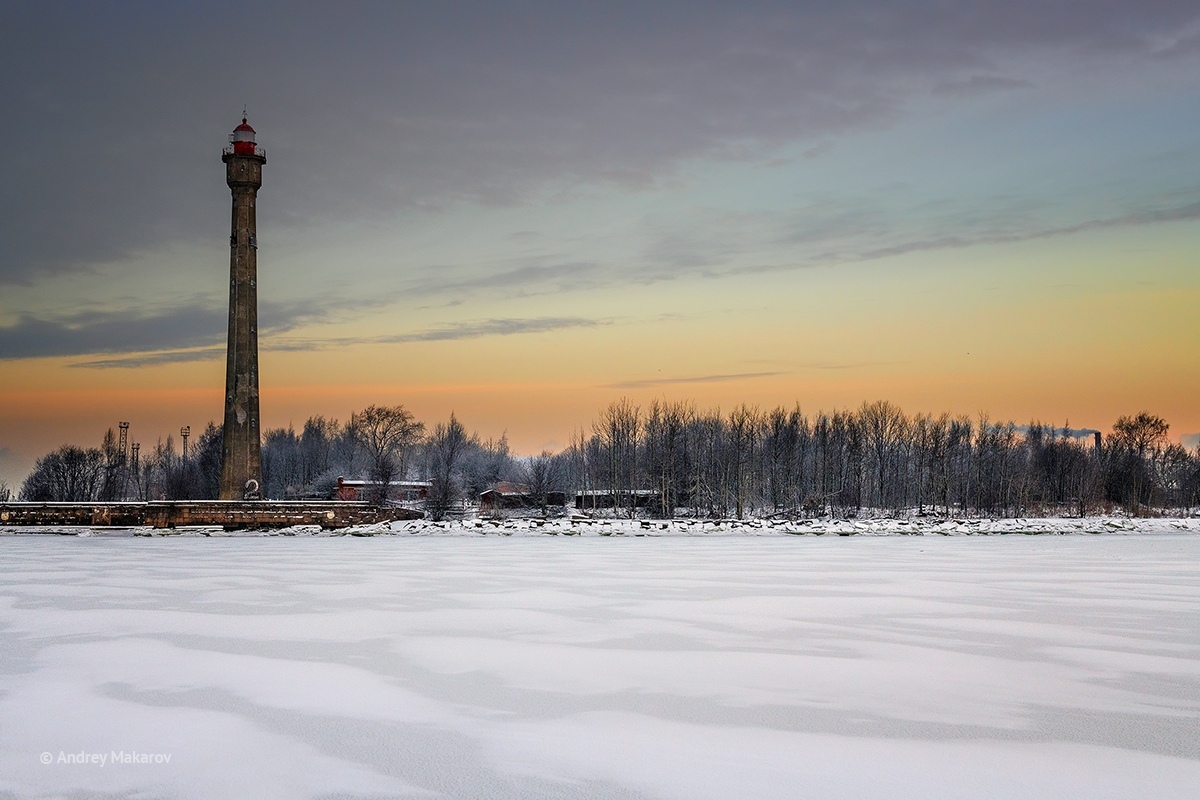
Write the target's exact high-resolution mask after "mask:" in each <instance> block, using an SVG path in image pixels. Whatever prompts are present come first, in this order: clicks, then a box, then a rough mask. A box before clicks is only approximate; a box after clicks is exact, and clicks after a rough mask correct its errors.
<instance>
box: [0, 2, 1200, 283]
mask: <svg viewBox="0 0 1200 800" xmlns="http://www.w3.org/2000/svg"><path fill="white" fill-rule="evenodd" d="M1198 14H1200V12H1198V11H1197V9H1196V7H1195V4H1194V2H1178V3H1174V2H1160V3H1146V2H1137V3H1135V2H1111V3H1104V4H1102V5H1100V6H1097V5H1096V4H1095V3H1091V2H1084V1H1083V0H1075V1H1074V2H1061V3H1044V2H1016V1H1014V2H1006V3H999V2H994V3H970V4H955V5H952V6H947V5H946V4H944V3H940V2H929V3H904V4H896V3H890V2H884V1H883V0H879V1H878V2H864V3H837V4H812V5H811V6H807V7H806V6H802V5H799V4H796V3H771V2H760V3H737V4H733V3H700V2H688V3H682V2H679V3H670V2H668V3H645V2H636V3H634V2H629V3H622V2H608V3H597V4H562V3H555V2H544V3H526V2H520V1H519V0H511V1H509V2H503V3H500V2H496V3H477V4H472V5H470V6H464V5H461V4H443V3H420V4H417V3H413V4H383V5H370V6H368V5H355V6H350V7H339V8H338V9H337V11H336V13H334V12H332V11H331V9H330V7H328V6H323V5H318V6H293V5H291V4H288V5H283V4H280V5H277V6H273V5H271V4H254V5H250V4H244V3H236V4H235V3H226V4H192V5H189V4H78V5H58V4H44V3H37V4H20V3H16V2H13V3H5V4H4V5H3V7H2V8H0V71H2V74H4V75H5V77H6V86H7V89H8V91H7V92H6V97H5V114H4V115H3V119H2V120H0V146H2V147H3V148H4V152H5V154H6V156H5V158H4V159H3V160H2V161H0V214H3V219H4V228H5V235H4V237H0V284H5V283H7V284H12V283H14V282H31V281H35V280H37V279H38V277H39V276H42V275H52V274H59V273H62V272H64V271H67V270H76V269H82V268H86V267H87V266H89V265H92V264H96V263H100V262H105V261H111V260H117V259H121V258H124V257H127V256H129V255H131V254H134V253H137V252H139V251H144V250H147V249H149V248H154V247H156V246H159V245H161V244H163V243H165V242H179V241H189V242H199V241H211V240H213V239H214V238H215V239H217V240H220V239H221V238H222V236H221V234H220V231H222V230H223V228H224V226H225V225H226V215H227V213H228V211H227V202H228V200H227V196H226V188H225V186H224V182H223V175H222V167H221V165H220V162H219V151H220V147H221V146H222V144H223V143H224V139H225V134H226V133H227V132H228V131H229V130H230V129H231V128H232V126H233V125H234V124H236V122H237V116H238V112H240V110H241V105H242V103H248V104H249V105H250V115H251V121H252V123H253V124H255V126H256V127H257V128H258V129H259V131H260V139H261V142H262V143H263V144H264V146H265V147H266V148H267V150H268V165H267V171H266V174H265V178H266V183H265V185H264V188H263V195H264V203H263V204H262V206H261V209H260V222H261V223H262V226H263V230H264V233H265V232H266V231H267V230H276V231H278V230H280V229H281V228H282V227H284V226H296V227H298V226H304V225H311V224H315V223H317V222H320V221H322V220H328V219H331V218H332V219H363V218H374V219H379V220H387V219H389V218H391V217H393V216H394V215H395V214H396V213H397V212H398V211H400V210H403V209H429V210H434V211H436V210H437V209H439V208H445V207H448V206H451V205H454V204H456V203H460V202H464V201H465V202H482V203H493V204H508V203H516V202H522V201H523V200H524V199H526V198H529V197H530V196H531V195H533V194H536V193H538V192H541V191H543V190H545V189H546V188H548V187H560V188H561V187H566V186H571V185H574V184H579V183H586V182H594V181H604V182H610V183H617V184H621V185H626V186H630V187H639V186H647V185H653V184H655V183H656V182H658V181H660V180H662V179H663V178H664V177H667V176H669V175H671V173H672V171H673V170H674V169H675V168H676V167H677V165H678V164H679V163H680V161H681V160H683V159H688V158H694V157H708V158H718V159H720V158H725V159H742V158H761V157H763V156H769V155H770V153H771V151H772V150H773V149H774V148H777V147H778V146H780V145H782V144H786V143H789V142H793V141H798V140H812V141H813V142H814V143H816V142H820V141H825V140H826V139H827V138H828V137H829V136H831V135H836V134H837V133H839V132H843V131H846V130H850V129H856V128H863V127H878V126H884V125H888V124H890V122H891V121H892V120H894V119H896V118H897V117H898V116H899V115H900V114H902V113H903V110H904V108H905V103H906V99H907V98H908V97H910V96H911V95H912V94H913V93H916V92H922V91H926V90H931V89H934V88H936V87H943V90H944V91H950V90H953V87H959V88H962V89H967V90H979V89H997V88H1003V87H1002V86H1001V85H1000V83H998V82H1004V81H1020V80H1022V79H1021V78H1020V77H1017V76H1007V75H1006V73H1005V72H1004V71H1003V69H1001V67H1002V66H1003V64H1004V63H1008V62H1019V61H1022V60H1026V59H1028V58H1029V57H1031V56H1036V55H1038V54H1039V53H1043V54H1044V53H1051V54H1062V53H1069V54H1072V55H1073V56H1075V57H1077V58H1092V59H1094V60H1095V63H1097V64H1105V63H1110V62H1111V61H1112V59H1114V58H1116V57H1120V58H1122V59H1124V60H1123V61H1122V63H1123V64H1125V65H1126V67H1127V66H1128V65H1129V64H1130V63H1133V62H1135V61H1136V60H1137V59H1152V58H1154V59H1160V60H1161V59H1162V58H1163V57H1164V54H1165V53H1178V52H1182V53H1184V54H1185V55H1186V53H1187V52H1193V51H1194V47H1193V44H1192V42H1191V41H1189V40H1186V39H1180V38H1179V37H1178V36H1177V35H1175V32H1176V31H1179V30H1185V29H1186V27H1187V23H1189V22H1190V21H1194V20H1195V19H1197V16H1198ZM234 20H236V24H233V22H232V21H234ZM1164 41H1170V42H1173V44H1168V45H1165V46H1164V45H1163V42H1164ZM1177 57H1180V58H1182V57H1183V56H1177ZM818 146H819V145H818ZM268 197H269V198H270V201H269V202H267V200H266V198H268ZM265 238H266V237H265V236H264V240H265Z"/></svg>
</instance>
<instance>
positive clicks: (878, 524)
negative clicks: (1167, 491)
mask: <svg viewBox="0 0 1200 800" xmlns="http://www.w3.org/2000/svg"><path fill="white" fill-rule="evenodd" d="M1189 533H1191V534H1195V533H1200V517H1160V518H1130V517H1085V518H1083V519H1080V518H1077V517H1026V518H1010V519H990V518H951V519H893V518H884V517H879V518H864V519H803V520H772V519H755V520H687V519H673V520H639V519H603V518H602V519H593V518H580V517H571V518H566V517H564V518H560V519H529V518H514V519H501V520H492V519H465V520H454V521H446V522H433V521H431V520H404V521H396V522H381V523H376V524H372V525H358V526H354V527H349V528H339V529H335V530H322V529H321V528H319V527H318V526H315V525H297V526H293V527H289V528H280V529H277V530H246V531H225V530H223V529H221V528H218V527H212V526H193V527H180V528H172V529H158V528H150V527H139V528H119V527H113V528H94V527H82V526H80V527H74V526H71V527H42V526H28V527H11V528H4V529H0V536H3V535H8V536H13V535H58V536H82V537H90V536H102V537H130V536H147V537H164V536H202V537H203V536H211V537H264V536H387V535H392V536H449V537H453V536H472V537H474V536H488V535H491V536H805V535H812V536H823V535H827V534H828V535H834V536H992V535H1025V536H1035V535H1055V536H1063V535H1072V534H1087V535H1098V534H1120V535H1131V534H1189Z"/></svg>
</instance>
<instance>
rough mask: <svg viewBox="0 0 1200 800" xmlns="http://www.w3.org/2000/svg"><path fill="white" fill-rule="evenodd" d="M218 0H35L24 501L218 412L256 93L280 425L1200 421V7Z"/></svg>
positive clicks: (3, 324)
mask: <svg viewBox="0 0 1200 800" xmlns="http://www.w3.org/2000/svg"><path fill="white" fill-rule="evenodd" d="M193 5H194V6H195V7H193ZM202 5H203V7H200V6H201V4H159V3H144V4H138V3H105V4H71V3H62V4H42V3H34V4H24V3H19V2H9V3H5V4H3V6H0V74H2V75H4V76H5V77H4V107H5V113H4V114H3V115H2V117H0V144H2V145H3V156H0V209H2V213H3V216H2V217H0V219H2V223H0V225H2V227H0V231H2V232H3V233H2V236H0V480H6V481H7V482H8V484H9V485H10V486H13V487H15V486H16V485H19V482H20V480H21V478H22V477H23V476H24V474H25V473H26V472H27V471H28V469H29V468H30V466H31V465H32V463H33V461H34V459H35V458H36V457H37V456H39V455H41V454H43V453H45V452H47V451H49V450H51V449H53V448H55V447H57V446H59V445H60V444H63V443H67V442H71V443H75V444H86V445H95V444H98V443H99V441H100V438H101V436H102V435H103V433H104V430H105V429H106V428H108V427H115V426H116V423H117V422H118V421H119V420H125V421H129V422H130V425H131V427H130V437H131V440H134V441H139V442H141V444H142V446H143V447H144V448H146V447H150V446H152V443H153V442H154V441H155V440H157V439H158V438H165V437H166V436H167V435H168V434H170V433H175V434H176V435H178V429H179V427H180V426H182V425H190V426H191V428H192V430H193V431H195V430H197V429H198V428H202V427H203V426H204V424H206V423H207V422H208V421H209V420H219V419H220V417H221V414H222V394H223V388H224V387H223V382H224V347H225V343H224V337H225V320H226V313H227V302H228V296H227V289H226V286H227V283H226V281H227V279H228V278H227V273H228V264H229V256H228V224H229V223H228V214H229V204H230V195H229V189H228V187H227V186H226V185H225V180H224V165H223V164H222V163H221V161H220V154H221V148H222V147H223V146H224V145H225V144H226V142H227V138H228V134H229V132H230V131H232V129H233V127H234V126H235V125H237V124H238V123H239V122H240V121H241V116H242V110H243V107H244V108H245V109H246V113H247V115H248V117H249V120H250V124H251V125H253V126H254V127H255V129H256V130H257V132H258V143H259V144H260V145H261V146H262V147H264V148H265V149H266V152H267V163H266V166H265V167H264V178H263V181H264V182H263V187H262V189H261V190H260V192H259V200H258V241H259V251H258V269H259V302H260V308H259V313H260V320H261V328H260V375H261V382H262V386H261V407H262V417H263V425H264V427H279V426H287V425H289V424H292V425H294V426H296V427H297V428H300V427H301V426H302V425H303V423H304V420H305V419H307V418H308V417H309V416H312V415H317V414H320V415H324V416H327V417H333V418H338V419H343V420H344V419H347V418H348V417H349V415H350V414H351V412H353V411H355V410H357V409H361V408H363V407H365V406H366V405H369V404H373V403H375V404H386V405H394V404H403V405H405V406H406V407H408V408H409V409H411V410H413V411H414V412H415V413H416V414H417V416H418V418H420V419H422V420H424V421H425V422H426V423H427V424H430V425H432V424H434V423H436V422H438V421H440V420H444V419H446V418H448V416H449V415H450V413H451V412H454V413H455V414H456V415H457V416H458V418H459V419H460V420H461V421H462V422H463V423H464V424H465V425H467V427H468V428H471V429H475V430H478V431H479V432H480V433H481V434H482V435H483V436H485V437H499V436H500V435H501V434H507V436H508V437H509V440H510V442H511V443H512V445H513V448H514V450H516V451H517V452H519V453H535V452H538V451H540V450H542V449H544V448H549V449H557V448H560V447H562V446H563V445H565V444H566V442H567V441H568V439H569V438H570V436H571V434H572V431H574V430H578V429H580V428H581V427H582V428H583V429H584V430H587V429H588V426H589V425H590V421H591V420H592V419H593V418H594V417H595V416H596V414H597V412H598V410H599V409H600V408H602V407H603V406H605V405H607V404H608V403H609V402H611V401H613V400H616V399H619V398H621V397H628V398H630V399H631V400H633V401H634V402H637V403H641V404H645V403H648V402H649V401H650V400H652V399H654V398H666V399H672V400H673V399H690V400H693V401H695V402H696V403H697V405H698V406H700V407H702V408H703V407H712V406H719V407H721V408H725V409H728V408H730V407H732V406H734V405H738V404H740V403H747V404H751V405H757V406H759V407H761V408H770V407H773V406H775V405H780V404H782V405H786V406H792V405H793V404H795V403H797V402H798V403H799V404H800V406H801V408H802V409H804V410H805V411H807V412H815V411H817V410H820V409H825V410H833V409H835V408H844V407H849V408H853V407H857V406H858V405H860V404H861V403H862V402H864V401H873V400H876V399H887V400H890V401H892V402H894V403H896V404H898V405H900V406H902V407H903V408H905V409H906V410H908V411H909V412H911V413H915V412H925V411H928V412H942V411H948V412H951V413H954V414H968V415H971V416H972V417H975V416H978V415H979V414H980V413H981V412H986V413H987V414H988V415H989V416H990V418H992V419H1000V420H1010V419H1011V420H1013V421H1016V422H1018V423H1024V422H1028V421H1030V420H1034V419H1037V420H1041V421H1045V422H1049V423H1052V424H1056V425H1062V424H1070V425H1071V426H1073V427H1076V428H1079V427H1091V428H1098V429H1101V430H1107V429H1108V428H1109V426H1111V424H1112V422H1113V421H1114V420H1115V419H1116V418H1117V417H1118V416H1120V415H1123V414H1133V413H1137V412H1138V411H1141V410H1148V411H1150V412H1151V413H1155V414H1158V415H1160V416H1162V417H1164V418H1165V419H1166V420H1167V421H1168V422H1169V423H1170V424H1171V434H1172V436H1173V437H1175V438H1177V439H1182V440H1184V441H1188V442H1190V441H1193V440H1194V437H1195V435H1196V434H1197V433H1200V404H1198V403H1197V402H1196V401H1195V398H1196V397H1197V395H1198V394H1200V368H1198V367H1197V364H1200V353H1198V352H1197V350H1198V346H1197V345H1198V343H1200V321H1198V320H1200V316H1198V314H1197V309H1198V308H1200V79H1198V78H1197V75H1200V8H1198V7H1197V6H1196V4H1195V3H1194V2H1145V1H1144V0H1143V2H1128V3H1126V2H1097V1H1095V0H1093V1H1092V2H1070V1H1069V0H1068V1H1067V2H1057V3H1053V4H1047V3H1043V2H1021V1H1020V0H1007V1H1006V2H975V3H970V2H966V3H955V4H946V3H941V2H936V3H923V2H910V3H894V2H861V3H858V2H846V3H836V4H830V3H799V2H793V3H769V2H768V3H755V2H738V3H704V2H680V3H666V2H632V3H625V2H613V1H612V0H609V1H607V2H597V3H562V2H547V3H527V2H519V1H518V0H506V2H503V3H500V2H495V3H485V2H479V3H452V4H451V3H381V4H364V3H339V4H337V5H336V6H335V5H332V4H328V5H321V4H299V5H297V4H278V5H271V4H257V3H245V2H241V3H231V4H219V3H210V4H202ZM1189 437H1191V438H1189Z"/></svg>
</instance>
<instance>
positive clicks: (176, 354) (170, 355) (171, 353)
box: [68, 347, 225, 369]
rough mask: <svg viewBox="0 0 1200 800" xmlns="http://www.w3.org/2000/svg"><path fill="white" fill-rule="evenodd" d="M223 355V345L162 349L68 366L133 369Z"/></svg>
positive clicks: (186, 362) (182, 362) (80, 362)
mask: <svg viewBox="0 0 1200 800" xmlns="http://www.w3.org/2000/svg"><path fill="white" fill-rule="evenodd" d="M224 355H225V348H224V347H200V348H192V349H187V350H164V351H162V352H158V353H139V354H137V355H132V356H120V357H118V358H101V359H95V360H92V361H79V362H76V363H73V364H69V365H68V366H70V367H73V368H77V369H135V368H137V367H156V366H160V365H162V364H190V363H194V362H197V361H213V360H216V359H218V358H222V357H223V356H224Z"/></svg>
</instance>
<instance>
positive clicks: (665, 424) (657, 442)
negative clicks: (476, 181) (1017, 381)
mask: <svg viewBox="0 0 1200 800" xmlns="http://www.w3.org/2000/svg"><path fill="white" fill-rule="evenodd" d="M1168 430H1169V428H1168V425H1167V423H1166V422H1165V421H1164V420H1162V419H1161V418H1159V417H1156V416H1153V415H1151V414H1148V413H1146V412H1142V413H1140V414H1137V415H1135V416H1131V417H1122V418H1121V419H1119V420H1118V421H1117V422H1116V424H1115V425H1114V426H1113V430H1112V432H1111V433H1109V434H1108V435H1107V436H1102V435H1101V434H1100V432H1098V431H1087V430H1085V431H1076V430H1071V429H1070V428H1069V427H1063V428H1058V427H1052V426H1049V425H1045V424H1042V423H1039V422H1033V423H1031V424H1029V425H1026V426H1020V427H1018V426H1017V425H1015V424H1013V423H1000V422H992V421H990V420H989V419H988V418H987V417H986V416H980V417H979V418H977V419H971V418H969V417H961V416H960V417H955V416H951V415H949V414H941V415H936V416H935V415H930V414H916V415H911V416H910V415H908V414H906V413H905V412H904V411H903V410H902V409H900V408H899V407H897V406H895V405H893V404H892V403H889V402H886V401H877V402H874V403H864V404H863V405H862V406H860V407H859V408H858V409H856V410H854V411H848V410H843V411H835V412H832V413H826V412H820V413H817V414H816V415H814V416H811V417H810V416H807V415H805V414H804V413H803V412H802V411H801V410H800V408H799V407H793V408H785V407H777V408H774V409H771V410H769V411H760V410H759V409H757V408H752V407H749V406H745V405H742V406H738V407H736V408H734V409H733V410H731V411H729V412H726V413H722V412H721V411H720V410H716V409H713V410H707V411H700V410H697V409H696V408H695V406H694V405H693V404H691V403H688V402H666V401H654V402H652V403H651V404H650V405H649V406H648V407H647V408H645V409H642V408H640V407H639V406H637V405H635V404H633V403H632V402H630V401H629V400H627V399H622V400H620V401H617V402H614V403H612V404H610V405H609V406H608V407H607V408H605V409H603V410H602V411H601V413H600V414H599V416H598V418H597V419H596V421H595V422H594V423H593V424H592V430H591V435H590V436H584V434H583V433H582V432H580V433H578V434H576V436H575V437H574V440H573V441H572V443H571V446H570V447H569V448H568V449H567V450H566V451H564V452H563V453H562V454H560V455H559V456H558V457H557V461H558V466H559V469H558V472H559V474H560V475H561V479H560V480H561V482H562V484H563V485H564V486H565V487H567V488H568V490H576V489H578V490H581V491H582V497H583V498H584V501H585V505H586V504H587V503H588V502H589V501H590V503H591V505H593V506H595V507H597V508H600V507H605V508H613V509H615V510H616V511H617V512H618V513H622V512H628V513H633V512H634V511H635V510H636V509H639V508H642V509H646V511H647V512H648V513H653V514H656V515H660V516H670V515H673V514H677V513H687V514H689V515H695V516H704V517H725V516H736V517H738V518H743V517H745V516H749V515H762V514H780V515H789V516H801V515H837V516H855V515H859V514H863V513H881V512H882V513H894V514H908V513H916V514H930V513H936V514H968V513H970V514H987V515H993V516H1012V515H1035V514H1045V513H1075V514H1080V515H1083V514H1087V513H1091V512H1092V511H1094V510H1098V509H1101V508H1112V507H1117V506H1120V507H1121V508H1123V509H1125V510H1127V511H1129V512H1131V513H1149V512H1158V511H1178V510H1182V511H1187V510H1190V509H1191V508H1193V507H1195V506H1197V505H1198V504H1200V451H1189V450H1187V449H1186V448H1184V447H1182V446H1181V445H1178V444H1172V443H1170V442H1169V440H1168V438H1167V433H1168Z"/></svg>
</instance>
